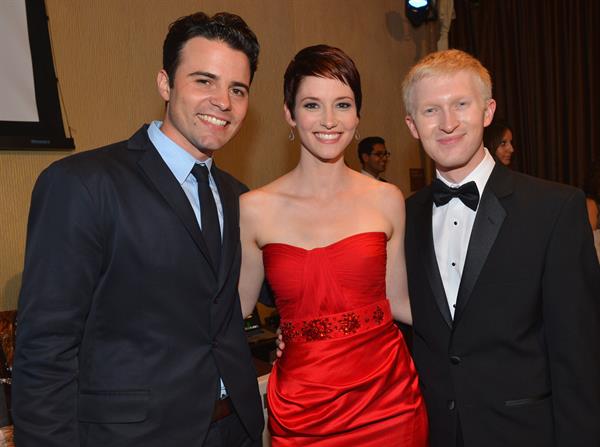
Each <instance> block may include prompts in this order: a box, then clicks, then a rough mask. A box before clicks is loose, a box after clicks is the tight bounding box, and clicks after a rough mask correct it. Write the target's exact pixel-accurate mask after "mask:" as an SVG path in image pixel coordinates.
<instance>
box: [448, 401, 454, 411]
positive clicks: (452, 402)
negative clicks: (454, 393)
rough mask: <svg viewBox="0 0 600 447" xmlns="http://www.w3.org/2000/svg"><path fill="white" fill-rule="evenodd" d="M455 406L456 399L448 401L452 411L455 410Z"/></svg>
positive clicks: (449, 408)
mask: <svg viewBox="0 0 600 447" xmlns="http://www.w3.org/2000/svg"><path fill="white" fill-rule="evenodd" d="M455 406H456V404H455V403H454V400H449V401H448V410H450V411H452V410H454V407H455Z"/></svg>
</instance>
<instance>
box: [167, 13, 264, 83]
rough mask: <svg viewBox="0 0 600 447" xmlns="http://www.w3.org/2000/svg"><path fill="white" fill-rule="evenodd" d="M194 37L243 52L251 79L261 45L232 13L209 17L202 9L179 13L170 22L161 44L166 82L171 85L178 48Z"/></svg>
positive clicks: (244, 23)
mask: <svg viewBox="0 0 600 447" xmlns="http://www.w3.org/2000/svg"><path fill="white" fill-rule="evenodd" d="M194 37H204V38H205V39H208V40H218V41H221V42H224V43H226V44H227V45H229V46H230V47H231V48H233V49H234V50H239V51H241V52H243V53H244V54H245V55H246V56H247V57H248V62H250V82H252V79H253V78H254V72H255V71H256V67H257V66H258V53H259V51H260V45H259V44H258V39H257V38H256V35H255V34H254V32H252V30H251V29H250V28H249V27H248V25H246V22H244V20H243V19H242V18H241V17H240V16H237V15H235V14H230V13H228V12H219V13H217V14H215V15H214V16H212V17H209V16H207V15H206V14H204V13H203V12H197V13H195V14H191V15H189V16H185V17H181V18H179V19H177V20H176V21H175V22H173V23H171V25H170V26H169V32H168V33H167V37H165V42H164V44H163V69H164V70H165V71H166V72H167V75H168V76H169V85H170V86H171V87H173V82H174V80H175V72H176V71H177V67H178V66H179V62H180V58H179V56H180V54H181V49H182V48H183V46H184V45H185V44H186V42H187V41H188V40H190V39H192V38H194Z"/></svg>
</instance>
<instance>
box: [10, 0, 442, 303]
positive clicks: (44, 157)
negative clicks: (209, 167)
mask: <svg viewBox="0 0 600 447" xmlns="http://www.w3.org/2000/svg"><path fill="white" fill-rule="evenodd" d="M46 7H47V12H48V16H49V26H50V33H51V40H52V42H53V47H54V58H55V60H54V63H55V69H56V72H57V76H58V78H59V82H60V88H61V91H62V96H63V100H64V108H65V111H66V118H67V120H68V125H69V127H70V129H71V133H72V135H73V137H74V139H75V144H76V147H77V149H76V151H77V152H79V151H84V150H89V149H92V148H94V147H98V146H101V145H104V144H108V143H110V142H113V141H118V140H122V139H126V138H128V137H129V136H130V135H131V134H132V133H133V132H134V131H135V130H137V128H138V127H139V126H140V125H141V124H142V123H144V122H149V121H151V120H153V119H160V118H161V116H162V112H163V107H164V105H163V103H162V101H161V100H160V98H159V96H158V94H157V92H156V86H155V79H156V73H157V71H158V70H159V69H160V68H161V52H162V42H163V39H164V36H165V34H166V31H167V27H168V25H169V23H171V22H172V21H173V20H175V19H176V18H178V17H180V16H183V15H186V14H190V13H192V12H194V11H198V10H202V11H205V12H206V13H208V14H213V13H215V12H219V11H229V12H233V13H236V14H239V15H241V16H242V17H243V18H244V20H246V22H247V23H248V24H249V25H250V27H251V28H252V29H253V30H254V32H255V33H256V34H257V36H258V38H259V41H260V43H261V55H260V61H259V68H258V72H257V73H256V77H255V79H254V83H253V85H252V91H251V96H250V110H249V112H248V116H247V118H246V123H245V124H244V126H243V127H242V130H241V131H240V133H239V134H238V136H237V137H236V138H235V139H234V140H233V141H232V142H231V143H230V144H228V145H227V146H226V147H225V148H224V150H223V151H221V152H219V154H218V155H217V156H216V160H217V163H218V164H219V166H220V167H221V168H224V169H225V170H227V171H229V172H231V173H232V174H233V175H234V176H236V177H238V178H239V179H241V180H242V181H244V182H245V183H246V184H248V186H250V187H251V188H252V187H257V186H260V185H263V184H265V183H267V182H269V181H271V180H273V179H274V178H276V177H278V176H279V175H281V174H283V173H284V172H286V171H288V170H290V169H291V168H292V167H293V166H294V165H295V163H296V161H297V157H298V147H297V142H296V143H290V142H289V141H288V140H287V135H288V132H289V128H288V127H287V125H286V123H285V121H284V119H283V106H282V104H283V95H282V78H283V72H284V70H285V67H286V66H287V64H288V62H289V60H290V59H291V58H292V57H293V55H294V54H295V53H296V52H297V51H298V50H299V49H301V48H303V47H305V46H308V45H313V44H317V43H327V44H330V45H334V46H338V47H340V48H342V49H343V50H344V51H346V52H347V53H348V54H349V55H350V56H351V57H352V58H353V59H354V61H355V62H356V64H357V66H358V68H359V70H360V72H361V76H362V82H363V97H364V100H363V110H362V113H361V115H362V119H361V124H360V126H359V130H360V133H361V135H362V136H363V137H365V136H369V135H381V136H383V137H384V138H385V139H386V142H387V146H388V149H389V150H390V151H391V152H392V157H391V159H390V162H389V164H388V168H387V171H386V173H385V177H386V178H387V179H388V180H389V181H391V182H393V183H395V184H397V185H398V186H399V187H400V188H401V189H402V190H403V191H404V192H405V194H409V178H408V169H409V168H415V167H421V166H422V164H423V161H422V155H421V152H420V150H419V146H418V144H417V142H416V141H415V140H413V139H412V137H411V136H410V134H409V133H408V130H407V128H406V126H405V124H404V112H403V108H402V100H401V92H400V84H401V80H402V77H403V76H404V74H405V73H406V72H407V71H408V68H409V67H410V66H411V65H412V64H413V63H414V62H415V61H416V60H417V59H419V58H420V57H422V56H423V55H425V54H426V53H428V52H430V51H431V50H432V49H433V46H434V44H435V42H436V41H437V31H436V27H435V25H425V26H423V27H421V28H419V29H417V30H415V29H413V28H412V27H411V26H410V24H409V23H408V21H407V20H406V18H405V17H404V1H402V0H369V1H364V0H205V1H199V0H102V1H98V0H46ZM71 153H72V152H62V151H56V152H33V151H0V228H1V229H2V231H1V233H0V310H3V309H15V308H16V307H17V297H18V292H19V288H20V282H21V271H22V268H23V257H24V250H25V234H26V225H27V215H28V212H29V200H30V196H31V191H32V188H33V185H34V183H35V180H36V178H37V176H38V175H39V173H40V172H41V171H42V170H43V169H44V168H45V167H46V166H48V165H49V164H50V163H51V162H53V161H55V160H57V159H59V158H62V157H65V156H67V155H69V154H71ZM346 159H347V161H348V163H349V165H350V166H352V167H353V168H356V169H358V168H359V163H358V160H357V157H356V143H353V145H352V146H351V147H349V148H348V151H347V154H346Z"/></svg>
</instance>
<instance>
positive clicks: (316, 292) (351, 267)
mask: <svg viewBox="0 0 600 447" xmlns="http://www.w3.org/2000/svg"><path fill="white" fill-rule="evenodd" d="M386 239H387V238H386V234H385V233H384V232H366V233H358V234H355V235H352V236H348V237H346V238H344V239H341V240H339V241H337V242H334V243H332V244H330V245H327V246H325V247H318V248H314V249H310V250H307V249H304V248H300V247H295V246H293V245H288V244H283V243H270V244H267V245H265V246H264V247H263V261H264V265H265V274H266V277H267V280H268V282H269V284H270V286H271V288H272V290H273V292H274V294H275V301H276V305H277V309H278V311H279V314H280V315H281V318H282V320H297V319H310V318H318V317H321V316H323V315H331V314H337V313H340V312H345V311H348V310H352V309H356V308H361V307H364V306H367V305H369V304H372V303H374V302H377V301H381V300H384V299H385V298H386V291H385V270H386V244H387V240H386Z"/></svg>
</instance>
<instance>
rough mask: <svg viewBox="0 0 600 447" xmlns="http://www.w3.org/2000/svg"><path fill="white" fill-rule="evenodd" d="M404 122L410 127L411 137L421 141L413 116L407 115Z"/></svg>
mask: <svg viewBox="0 0 600 447" xmlns="http://www.w3.org/2000/svg"><path fill="white" fill-rule="evenodd" d="M404 122H405V123H406V125H407V126H408V130H410V133H411V135H412V136H413V137H415V138H416V139H417V140H420V138H419V131H418V130H417V126H416V125H415V121H414V120H413V118H412V116H410V115H406V116H405V117H404Z"/></svg>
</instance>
